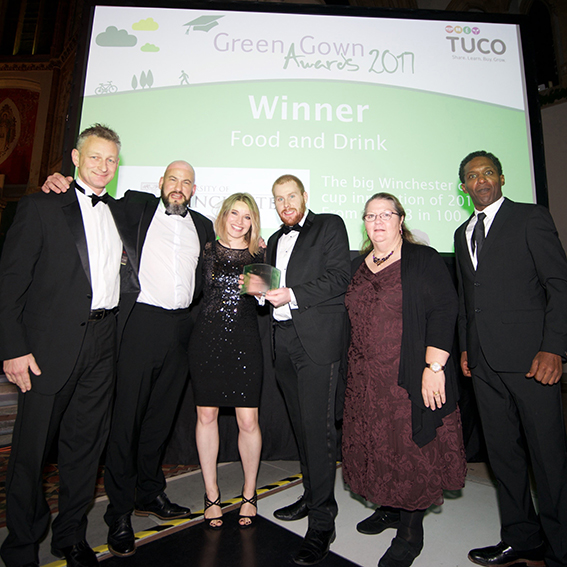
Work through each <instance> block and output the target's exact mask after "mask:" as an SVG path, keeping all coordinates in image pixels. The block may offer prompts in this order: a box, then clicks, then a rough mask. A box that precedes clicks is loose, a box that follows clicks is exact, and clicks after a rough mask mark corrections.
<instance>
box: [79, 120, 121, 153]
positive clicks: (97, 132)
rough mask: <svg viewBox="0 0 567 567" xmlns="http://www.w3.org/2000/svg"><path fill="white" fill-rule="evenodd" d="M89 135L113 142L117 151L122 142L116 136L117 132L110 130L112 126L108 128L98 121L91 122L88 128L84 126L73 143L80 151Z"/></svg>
mask: <svg viewBox="0 0 567 567" xmlns="http://www.w3.org/2000/svg"><path fill="white" fill-rule="evenodd" d="M89 136H96V137H97V138H102V139H103V140H108V141H109V142H114V143H115V144H116V145H117V146H118V152H120V148H121V147H122V144H121V143H120V137H119V136H118V134H117V133H116V132H115V131H114V130H112V128H109V127H108V126H105V125H104V124H99V123H98V122H97V123H96V124H93V125H92V126H89V127H88V128H85V129H84V130H83V131H82V132H81V133H80V134H79V137H78V138H77V143H76V145H75V147H76V149H77V150H78V151H81V148H82V147H83V144H84V143H85V141H86V139H87V138H88V137H89Z"/></svg>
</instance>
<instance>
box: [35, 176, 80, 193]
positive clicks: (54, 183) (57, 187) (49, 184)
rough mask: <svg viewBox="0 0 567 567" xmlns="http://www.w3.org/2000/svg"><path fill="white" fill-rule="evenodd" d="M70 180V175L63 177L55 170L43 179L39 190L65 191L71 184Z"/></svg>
mask: <svg viewBox="0 0 567 567" xmlns="http://www.w3.org/2000/svg"><path fill="white" fill-rule="evenodd" d="M71 181H73V178H72V177H63V175H61V174H60V173H57V172H55V173H54V174H53V175H50V176H49V177H48V178H47V179H46V180H45V183H44V184H43V185H42V186H41V190H42V191H43V192H44V193H49V192H50V191H52V192H53V193H66V192H67V189H69V186H70V185H71Z"/></svg>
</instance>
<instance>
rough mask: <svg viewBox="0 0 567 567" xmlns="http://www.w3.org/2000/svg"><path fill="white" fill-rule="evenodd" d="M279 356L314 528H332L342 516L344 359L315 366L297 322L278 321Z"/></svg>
mask: <svg viewBox="0 0 567 567" xmlns="http://www.w3.org/2000/svg"><path fill="white" fill-rule="evenodd" d="M275 354H276V360H275V367H276V380H277V382H278V385H279V386H280V388H281V390H282V393H283V397H284V400H285V404H286V407H287V411H288V413H289V417H290V420H291V424H292V427H293V432H294V434H295V438H296V440H297V445H298V448H299V458H300V461H301V473H302V475H303V486H304V489H305V497H306V499H307V506H308V508H309V527H310V528H314V529H316V530H331V529H333V527H334V525H335V517H336V515H337V512H338V506H337V502H336V500H335V474H336V468H337V463H336V460H337V430H336V427H335V393H336V389H337V378H338V373H339V361H338V360H337V362H334V363H332V364H325V365H319V364H315V363H314V362H313V361H312V360H311V359H310V358H309V356H308V355H307V354H306V352H305V350H304V348H303V347H302V345H301V342H300V340H299V337H298V336H297V333H296V331H295V327H294V325H293V323H292V322H286V323H283V324H282V323H276V328H275Z"/></svg>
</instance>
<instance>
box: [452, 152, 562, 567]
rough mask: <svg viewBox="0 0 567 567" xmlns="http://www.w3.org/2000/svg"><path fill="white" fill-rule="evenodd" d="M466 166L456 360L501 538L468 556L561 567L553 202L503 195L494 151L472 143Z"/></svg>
mask: <svg viewBox="0 0 567 567" xmlns="http://www.w3.org/2000/svg"><path fill="white" fill-rule="evenodd" d="M459 176H460V179H461V183H462V184H461V189H462V190H463V191H464V192H465V193H467V194H468V195H470V198H471V200H472V202H473V203H474V206H475V212H474V214H473V215H472V216H471V218H470V219H469V220H467V221H466V222H465V223H464V224H463V225H461V226H460V227H459V228H458V229H457V231H456V232H455V255H456V261H457V275H458V281H459V298H460V313H459V336H460V347H461V367H462V370H463V374H464V375H465V376H471V375H472V379H473V384H474V389H475V394H476V397H477V401H478V408H479V412H480V416H481V421H482V425H483V429H484V434H485V437H486V445H487V449H488V456H489V460H490V464H491V466H492V470H493V472H494V474H495V476H496V478H497V480H498V500H499V507H500V516H501V523H502V529H501V542H500V543H498V544H497V545H495V546H490V547H484V548H479V549H473V550H472V551H471V552H470V553H469V559H470V560H471V561H472V562H473V563H477V564H478V565H513V564H516V563H526V564H527V565H530V566H538V565H541V566H543V565H544V564H545V565H547V566H548V567H559V566H563V567H565V565H567V440H566V435H565V426H564V422H563V412H562V408H561V386H560V380H561V375H562V359H565V357H566V348H567V260H566V258H565V253H564V251H563V248H562V247H561V243H560V242H559V238H558V236H557V232H556V230H555V226H554V224H553V220H552V218H551V216H550V214H549V212H548V211H547V209H545V208H544V207H541V206H537V205H528V204H523V203H514V202H513V201H510V200H509V199H506V198H504V197H503V196H502V185H504V175H503V174H502V166H501V164H500V161H499V160H498V158H496V156H494V155H493V154H490V153H487V152H485V151H478V152H473V153H472V154H469V155H468V156H467V157H466V158H465V159H464V160H463V161H462V162H461V166H460V170H459ZM528 454H529V459H530V460H531V464H532V468H533V472H534V477H535V481H536V485H537V492H538V502H539V520H538V516H537V514H536V511H535V509H534V506H533V503H532V499H531V495H530V483H529V476H528ZM542 528H543V535H542V533H541V531H542ZM544 537H545V540H546V541H547V544H548V545H547V550H546V546H545V544H544V541H545V540H544ZM544 561H545V563H544Z"/></svg>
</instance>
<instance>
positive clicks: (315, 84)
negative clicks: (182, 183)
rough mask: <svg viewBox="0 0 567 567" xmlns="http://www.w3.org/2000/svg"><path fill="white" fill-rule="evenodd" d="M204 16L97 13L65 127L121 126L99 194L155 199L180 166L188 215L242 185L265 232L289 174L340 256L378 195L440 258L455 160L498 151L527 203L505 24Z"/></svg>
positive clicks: (449, 222)
mask: <svg viewBox="0 0 567 567" xmlns="http://www.w3.org/2000/svg"><path fill="white" fill-rule="evenodd" d="M206 6H207V7H206V8H202V7H201V8H199V9H179V8H164V7H131V6H128V7H125V6H124V7H119V6H95V7H94V8H93V13H92V18H91V27H90V32H89V33H88V34H87V35H88V41H87V47H86V51H85V61H86V63H85V67H84V69H83V71H82V75H81V73H79V76H80V77H84V82H81V84H82V87H81V88H82V109H81V113H80V118H79V119H78V127H79V128H80V129H82V128H84V127H86V126H88V125H90V124H93V123H95V122H102V123H105V124H108V125H109V126H111V127H112V128H114V129H115V130H116V131H117V132H118V133H119V135H120V137H121V139H122V152H121V157H120V168H119V173H118V175H117V179H116V181H115V184H114V186H113V187H111V188H110V192H111V193H115V194H116V195H117V196H120V195H122V194H123V193H124V191H126V190H127V189H137V190H143V191H150V192H154V193H156V194H158V193H159V188H158V182H159V179H160V177H161V176H162V175H163V172H164V169H165V167H166V165H167V164H168V163H169V162H171V161H173V160H176V159H184V160H187V161H189V162H190V163H192V164H193V165H194V167H195V169H196V177H197V178H196V182H197V193H196V195H195V197H194V198H193V201H192V206H193V207H194V208H195V209H197V210H199V211H201V212H203V213H204V214H206V215H207V216H209V217H211V218H214V216H215V215H216V212H217V211H218V208H219V206H220V203H221V202H222V200H223V198H224V197H226V196H227V195H229V194H231V193H234V192H236V191H247V192H249V193H251V194H252V195H254V197H255V198H256V200H257V202H258V205H259V207H260V210H261V216H262V232H263V235H264V237H266V238H267V237H268V236H269V235H270V234H271V233H272V232H273V231H274V230H275V229H276V228H277V227H278V226H279V225H280V221H279V219H278V217H277V214H276V212H275V209H274V205H273V200H272V197H271V186H272V183H273V181H274V180H275V179H276V178H277V177H278V176H279V175H281V174H283V173H293V174H295V175H297V176H298V177H300V178H301V179H302V180H303V182H304V184H305V187H306V189H307V192H308V195H309V201H308V205H309V207H310V208H311V209H312V210H313V211H315V212H319V213H321V212H333V213H337V214H339V215H340V216H342V218H343V219H344V221H345V223H346V225H347V229H348V232H349V238H350V246H351V249H353V250H356V249H358V248H359V247H360V244H361V241H362V228H363V227H362V225H363V223H362V218H361V216H362V214H361V213H362V209H363V206H364V203H365V201H366V200H367V199H368V197H370V196H371V195H372V194H374V193H377V192H380V191H386V192H390V193H393V194H395V195H396V196H397V197H398V198H399V199H400V201H401V202H402V204H403V205H404V207H405V209H406V211H407V222H408V225H409V227H410V228H411V229H412V230H413V231H415V233H416V234H417V236H418V237H419V238H421V239H422V240H423V241H425V242H427V243H429V244H431V245H432V246H434V247H435V248H437V249H438V250H439V251H440V252H446V253H450V252H452V250H453V243H452V239H453V232H454V230H455V228H456V227H457V226H458V225H459V224H461V223H462V222H463V221H464V220H465V219H466V218H467V217H468V216H469V215H470V213H471V211H472V204H471V202H470V200H469V198H468V196H467V195H465V194H464V193H463V192H462V191H461V190H460V187H459V179H458V166H459V162H460V160H461V159H462V158H463V157H464V156H465V155H466V154H468V153H469V152H471V151H474V150H479V149H486V150H488V151H492V152H493V153H495V154H496V155H497V156H499V157H500V159H501V161H502V163H503V166H504V174H505V176H506V185H505V187H504V193H505V195H507V196H509V197H510V198H512V199H514V200H516V201H524V202H535V200H536V183H535V179H536V177H537V176H536V167H534V163H537V159H536V160H535V162H534V148H533V146H534V144H533V143H532V129H533V128H534V124H530V112H529V105H528V98H529V97H528V88H527V84H528V81H527V79H526V76H527V75H526V71H525V65H524V56H523V46H522V30H521V25H520V24H519V23H518V22H510V21H480V20H479V21H470V20H469V21H467V20H465V19H464V18H470V17H471V16H474V17H477V16H478V17H480V16H482V15H480V14H468V15H464V14H455V13H453V14H451V13H448V12H444V13H441V12H436V13H430V14H427V13H423V12H420V13H417V12H407V13H397V12H396V13H384V12H373V11H362V10H358V11H356V12H352V11H350V12H349V11H348V10H342V11H341V10H338V9H337V10H335V11H336V12H338V13H333V14H329V13H326V14H323V13H315V12H316V11H317V9H315V8H309V10H311V12H312V13H305V10H306V9H305V8H300V7H296V8H289V7H287V8H285V9H286V10H288V11H287V12H283V11H274V10H283V8H282V7H281V6H280V7H279V8H274V7H264V6H263V5H262V6H260V7H259V8H258V7H255V8H253V9H251V8H250V7H248V6H247V7H243V5H238V9H234V7H230V9H225V8H223V9H220V8H219V9H216V8H215V9H211V8H210V4H207V5H206ZM261 10H264V11H261ZM293 10H303V12H304V13H292V12H293ZM391 14H394V15H391ZM528 77H529V75H528ZM534 84H535V81H534ZM530 88H531V85H530ZM530 96H533V95H530ZM533 116H534V114H533V108H532V122H533ZM536 116H537V115H536ZM535 154H537V151H536V152H535ZM538 167H539V166H538Z"/></svg>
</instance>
